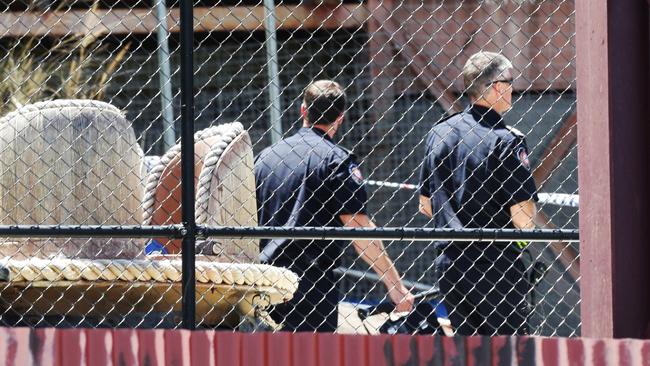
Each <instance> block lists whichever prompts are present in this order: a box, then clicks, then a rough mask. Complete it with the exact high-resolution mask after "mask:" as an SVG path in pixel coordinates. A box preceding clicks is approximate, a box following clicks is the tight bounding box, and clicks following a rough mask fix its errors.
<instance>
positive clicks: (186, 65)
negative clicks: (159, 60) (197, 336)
mask: <svg viewBox="0 0 650 366" xmlns="http://www.w3.org/2000/svg"><path fill="white" fill-rule="evenodd" d="M180 8H181V9H180V12H181V17H180V28H181V122H182V128H181V190H182V203H181V206H182V217H183V218H182V220H183V226H184V227H185V235H184V236H183V245H182V253H183V265H182V267H183V278H182V281H183V299H182V309H183V328H185V329H194V328H195V322H196V318H195V297H196V292H195V287H196V284H195V282H194V277H195V274H194V267H195V263H194V260H195V252H194V250H195V248H194V245H195V243H196V221H195V219H194V82H193V78H194V69H193V60H192V57H193V54H194V15H193V9H192V0H181V2H180Z"/></svg>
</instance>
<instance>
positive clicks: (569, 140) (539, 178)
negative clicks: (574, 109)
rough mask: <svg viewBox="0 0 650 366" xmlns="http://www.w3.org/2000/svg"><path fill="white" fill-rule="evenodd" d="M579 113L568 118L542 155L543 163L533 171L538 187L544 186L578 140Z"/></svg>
mask: <svg viewBox="0 0 650 366" xmlns="http://www.w3.org/2000/svg"><path fill="white" fill-rule="evenodd" d="M577 121H578V118H577V114H576V113H573V114H572V115H571V116H569V118H567V119H566V120H565V121H564V122H563V123H562V126H561V127H560V129H559V130H558V131H557V132H556V133H555V135H554V136H553V138H552V139H551V142H550V143H549V144H548V146H547V147H546V149H545V150H544V154H543V155H542V159H541V163H540V164H539V165H538V166H537V168H535V171H533V178H535V182H536V183H537V186H538V188H540V189H541V188H542V187H543V186H544V184H546V181H547V180H548V178H549V177H550V176H551V174H553V171H555V169H556V168H557V167H558V166H559V165H560V163H562V161H563V160H564V158H565V157H566V156H567V154H568V153H569V152H570V151H571V149H572V148H573V147H574V146H575V144H576V142H577V141H578V126H577Z"/></svg>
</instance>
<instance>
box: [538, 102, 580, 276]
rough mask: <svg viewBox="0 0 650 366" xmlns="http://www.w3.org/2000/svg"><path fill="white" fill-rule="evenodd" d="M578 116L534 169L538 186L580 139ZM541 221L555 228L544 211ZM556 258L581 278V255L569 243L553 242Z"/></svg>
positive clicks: (564, 125) (562, 129) (557, 135)
mask: <svg viewBox="0 0 650 366" xmlns="http://www.w3.org/2000/svg"><path fill="white" fill-rule="evenodd" d="M577 121H578V117H577V114H576V113H573V114H572V115H571V116H569V118H567V119H566V120H565V121H564V122H563V123H562V126H561V127H560V129H559V130H557V132H556V133H555V135H554V136H553V138H552V139H551V141H550V142H549V144H548V146H547V147H546V149H545V150H544V154H543V155H542V159H541V163H540V164H539V165H538V166H537V168H535V170H534V171H533V178H534V179H535V182H536V183H537V187H538V188H539V189H540V190H541V188H542V187H543V186H544V184H545V183H546V181H547V180H548V178H549V177H550V176H551V174H553V172H554V171H555V169H556V168H557V167H558V166H559V165H560V163H562V161H563V160H564V158H566V156H567V154H568V153H569V152H570V151H571V149H572V148H573V147H574V146H575V144H576V141H577V140H578V126H577ZM538 219H539V221H540V223H541V224H542V225H543V226H544V228H547V229H555V228H556V227H555V225H553V223H552V222H551V219H550V218H549V217H548V216H546V214H544V213H543V212H541V211H540V212H539V213H538ZM548 248H549V249H550V250H551V252H553V255H554V256H555V258H557V259H558V260H559V261H560V263H562V265H563V266H564V268H566V270H567V272H568V275H569V276H570V277H571V278H572V279H573V280H574V281H576V282H577V281H578V280H579V278H580V256H579V253H578V252H576V250H575V249H573V247H571V246H570V245H569V244H568V243H563V242H551V243H550V244H549V247H548Z"/></svg>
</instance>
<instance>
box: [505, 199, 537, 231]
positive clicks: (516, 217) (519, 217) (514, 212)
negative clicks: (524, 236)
mask: <svg viewBox="0 0 650 366" xmlns="http://www.w3.org/2000/svg"><path fill="white" fill-rule="evenodd" d="M510 215H511V216H512V224H513V225H514V227H515V228H517V229H534V228H535V227H536V223H537V221H538V220H537V217H536V216H537V207H536V206H535V202H533V201H523V202H519V203H517V204H514V205H512V206H511V207H510Z"/></svg>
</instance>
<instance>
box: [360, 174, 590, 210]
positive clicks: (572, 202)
mask: <svg viewBox="0 0 650 366" xmlns="http://www.w3.org/2000/svg"><path fill="white" fill-rule="evenodd" d="M365 183H366V184H367V185H369V186H377V187H388V188H397V189H408V190H413V191H414V190H417V189H418V188H419V186H417V185H415V184H410V183H395V182H386V181H382V180H366V181H365ZM537 196H538V197H539V203H540V204H544V205H555V206H565V207H578V204H579V196H578V195H577V194H567V193H539V194H538V195H537Z"/></svg>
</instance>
